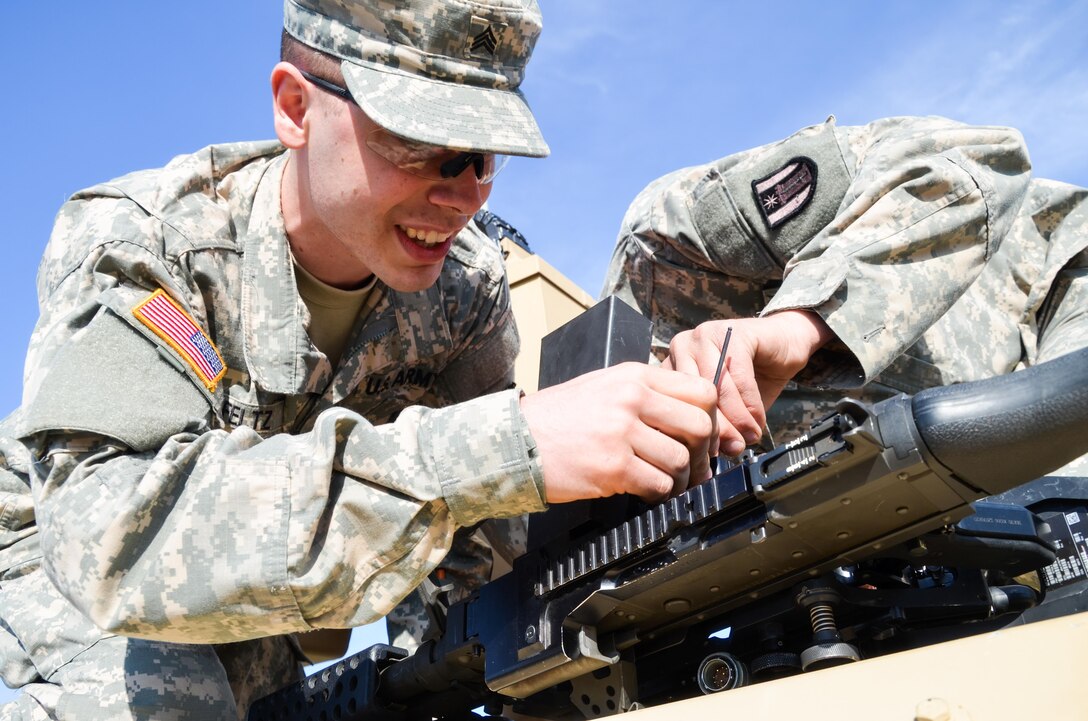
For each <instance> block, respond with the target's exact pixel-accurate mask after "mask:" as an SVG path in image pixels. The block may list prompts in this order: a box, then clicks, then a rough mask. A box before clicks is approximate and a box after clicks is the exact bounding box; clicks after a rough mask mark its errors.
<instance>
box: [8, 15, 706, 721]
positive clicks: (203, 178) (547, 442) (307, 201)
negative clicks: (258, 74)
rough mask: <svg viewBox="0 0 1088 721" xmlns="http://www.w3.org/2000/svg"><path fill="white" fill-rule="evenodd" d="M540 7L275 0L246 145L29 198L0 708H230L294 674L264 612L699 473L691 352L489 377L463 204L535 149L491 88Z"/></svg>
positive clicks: (467, 207) (677, 484) (355, 602)
mask: <svg viewBox="0 0 1088 721" xmlns="http://www.w3.org/2000/svg"><path fill="white" fill-rule="evenodd" d="M540 23H541V20H540V14H539V11H538V8H537V6H536V3H535V2H534V1H533V0H487V2H473V1H471V0H458V1H457V2H453V1H452V0H449V1H442V0H401V1H400V2H397V3H392V2H387V1H385V0H287V1H286V2H285V4H284V38H283V53H282V58H283V61H282V62H280V63H278V64H277V65H276V66H275V68H274V69H273V71H272V77H271V81H272V83H271V84H272V94H273V101H274V127H275V132H276V135H277V137H278V141H279V142H276V143H272V142H269V143H238V144H231V145H217V146H211V147H208V148H205V149H203V150H200V151H198V152H196V153H194V154H192V155H187V156H182V157H179V158H176V159H174V160H173V161H172V162H171V163H170V164H169V165H167V166H166V167H165V168H161V169H158V170H150V171H142V172H137V173H133V174H130V175H127V176H124V177H122V178H118V179H116V180H113V181H110V182H107V183H104V184H101V185H97V186H95V187H92V188H89V189H87V190H84V191H81V192H79V193H77V194H75V195H74V196H73V197H72V198H71V199H70V200H69V201H68V202H67V203H66V204H65V205H64V206H63V207H62V208H61V210H60V212H59V214H58V216H57V220H56V225H55V228H54V232H53V235H52V237H51V239H50V242H49V246H48V248H47V250H46V252H45V256H44V258H43V260H42V265H41V269H40V273H39V279H38V292H39V302H40V319H39V322H38V324H37V326H36V328H35V331H34V334H33V338H32V340H31V347H30V349H29V352H28V356H27V365H26V368H27V373H26V377H25V379H24V402H23V404H22V406H21V408H20V410H19V411H18V412H17V413H16V414H15V415H14V416H13V417H11V418H9V419H8V421H7V422H6V423H5V425H4V428H3V429H2V430H3V431H4V433H3V434H2V435H3V436H4V437H3V439H2V440H0V452H2V458H0V492H2V495H0V500H2V502H3V506H2V507H3V513H2V514H0V519H2V525H0V544H2V550H0V569H2V570H3V572H2V573H0V616H2V618H3V621H4V623H3V625H2V627H0V654H2V660H0V672H2V673H3V676H4V680H5V681H6V682H7V683H8V685H10V686H13V687H20V688H21V689H22V691H23V692H22V693H21V694H20V696H19V697H18V698H17V699H16V701H14V702H12V703H11V704H9V705H8V706H6V707H5V708H4V709H3V710H2V711H0V718H5V719H13V718H45V717H49V718H79V719H88V718H110V719H119V718H138V719H147V718H155V719H201V720H203V719H226V718H235V717H241V716H244V715H245V713H246V711H247V708H248V706H249V704H250V702H251V701H252V700H253V699H255V698H258V697H260V696H263V695H265V694H267V693H269V692H270V691H272V690H274V689H276V688H278V687H280V686H283V685H285V684H287V683H290V682H292V681H295V680H297V679H298V678H299V670H300V665H299V664H300V660H301V657H300V654H299V652H298V648H297V645H296V644H295V643H294V642H293V641H292V640H291V634H295V633H298V632H305V631H309V630H312V629H326V628H350V627H353V626H357V625H361V624H365V623H368V622H370V621H373V620H375V619H377V618H380V617H382V616H383V615H385V614H387V613H388V612H389V611H390V610H391V609H393V608H394V607H395V606H396V605H397V604H398V602H400V601H401V599H403V598H404V597H405V596H406V594H408V593H409V592H410V591H411V590H412V589H413V588H415V587H416V586H417V585H419V584H420V583H421V581H423V579H425V578H426V577H427V576H428V574H429V573H430V572H432V570H434V569H435V568H436V566H437V565H438V564H439V563H441V562H442V561H443V558H444V557H445V556H446V554H447V551H448V550H449V549H450V547H451V543H452V539H453V538H454V535H455V531H457V529H463V528H471V527H472V526H474V525H475V524H477V523H479V522H481V521H483V520H485V519H491V518H504V517H513V516H517V515H519V514H522V513H525V512H530V511H538V510H542V509H543V508H544V507H545V505H546V504H547V503H557V502H563V501H567V500H573V499H579V498H590V497H598V496H605V495H610V494H613V493H619V492H630V493H634V494H637V495H640V496H642V497H644V498H647V499H658V498H662V497H664V496H667V495H669V494H672V493H677V492H681V491H683V490H684V489H685V488H686V487H687V485H688V484H689V483H690V482H692V481H699V480H702V479H703V478H705V477H706V476H707V475H708V473H709V464H708V461H707V453H708V451H709V449H710V444H711V440H710V439H711V438H712V437H713V436H714V422H715V416H714V413H715V411H714V408H715V401H716V393H715V391H714V388H713V386H712V385H711V384H710V383H709V382H708V381H706V380H704V379H700V378H697V377H693V376H690V375H685V374H681V373H676V372H672V371H668V370H665V369H659V368H650V367H647V366H639V365H637V364H636V365H630V366H625V367H618V368H613V369H608V370H606V371H602V372H598V373H595V374H591V375H589V376H586V377H584V378H581V379H578V380H577V381H573V382H571V383H568V384H563V385H560V386H556V387H554V388H552V389H548V390H547V391H543V392H541V393H538V394H534V395H532V396H524V397H523V395H522V394H521V393H520V392H519V391H518V390H517V389H513V388H512V387H511V386H512V372H513V360H514V355H515V352H516V349H517V334H516V330H515V328H514V324H513V319H512V315H511V311H510V307H509V291H508V288H507V284H506V279H505V276H504V273H503V268H502V264H501V257H500V254H499V251H498V248H497V247H496V246H495V245H494V243H493V242H492V241H490V240H489V239H487V238H486V237H485V236H484V235H483V233H482V232H481V230H480V228H479V227H477V226H476V225H475V224H474V223H473V222H472V218H473V216H474V214H475V213H476V212H477V211H478V210H479V209H480V208H481V206H482V205H483V203H484V202H485V200H486V199H487V195H488V193H489V191H490V188H491V183H492V180H493V179H494V177H495V175H496V173H498V171H499V170H500V169H501V167H502V164H503V155H504V154H505V155H510V154H513V155H524V156H543V155H545V154H547V152H548V148H547V145H546V144H545V142H544V140H543V138H542V137H541V134H540V131H539V129H538V128H537V126H536V123H535V121H534V120H533V117H532V115H531V113H530V111H529V108H528V106H527V105H526V103H525V101H524V99H523V97H522V95H521V94H520V92H519V91H518V86H519V84H520V82H521V80H522V74H523V72H524V69H525V65H526V63H527V62H528V59H529V55H530V53H531V50H532V48H533V44H534V42H535V40H536V37H537V35H538V33H539V31H540V27H541V25H540ZM14 439H18V441H16V440H14ZM575 443H577V444H578V448H579V451H578V452H577V453H569V452H566V451H567V450H569V449H570V448H571V447H573V446H574V445H575Z"/></svg>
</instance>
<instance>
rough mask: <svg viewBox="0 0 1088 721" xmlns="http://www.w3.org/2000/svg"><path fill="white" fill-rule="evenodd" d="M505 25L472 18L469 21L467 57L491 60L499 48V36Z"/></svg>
mask: <svg viewBox="0 0 1088 721" xmlns="http://www.w3.org/2000/svg"><path fill="white" fill-rule="evenodd" d="M505 27H506V25H504V24H502V23H492V22H490V21H489V20H486V19H484V18H478V17H473V18H472V20H471V21H470V29H469V32H470V37H469V38H468V53H467V54H468V57H470V58H483V59H485V60H493V59H494V58H495V51H496V50H497V49H498V47H499V36H498V33H501V32H502V31H503V29H504V28H505Z"/></svg>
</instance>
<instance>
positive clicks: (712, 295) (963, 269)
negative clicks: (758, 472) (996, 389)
mask: <svg viewBox="0 0 1088 721" xmlns="http://www.w3.org/2000/svg"><path fill="white" fill-rule="evenodd" d="M1086 248H1088V191H1085V190H1084V189H1082V188H1077V187H1073V186H1070V185H1066V184H1063V183H1058V182H1054V181H1049V180H1041V179H1033V178H1031V174H1030V164H1029V162H1028V157H1027V152H1026V149H1025V148H1024V146H1023V140H1022V138H1021V136H1020V134H1019V133H1018V132H1016V131H1014V130H1011V129H1009V128H1000V127H972V126H967V125H963V124H960V123H955V122H952V121H949V120H945V119H942V118H935V117H926V118H923V117H901V118H888V119H883V120H878V121H875V122H873V123H870V124H868V125H864V126H860V127H837V126H836V125H835V123H834V119H833V118H831V119H829V120H828V121H827V122H826V123H823V124H821V125H816V126H813V127H809V128H805V129H803V130H801V131H799V132H798V133H796V134H795V135H793V136H791V137H789V138H786V139H785V140H782V141H780V142H777V143H772V144H770V145H766V146H763V147H759V148H755V149H752V150H747V151H744V152H741V153H737V154H735V155H730V156H728V157H726V158H722V159H720V160H717V161H715V162H713V163H709V164H707V165H704V166H699V167H693V168H687V169H683V170H678V171H676V172H674V173H671V174H669V175H666V176H664V177H663V178H660V179H658V180H656V181H654V182H653V183H651V184H650V185H649V186H648V187H647V188H646V189H645V190H644V191H643V192H642V193H641V194H640V195H639V196H638V197H637V198H636V199H635V201H634V202H633V203H632V205H631V207H630V209H629V210H628V212H627V215H626V217H625V219H624V221H623V225H622V228H621V230H620V234H619V240H618V244H617V247H616V249H615V253H614V255H613V258H612V263H611V266H610V269H609V274H608V279H607V280H606V282H605V285H604V291H603V292H604V293H605V294H609V293H618V294H619V295H620V296H621V297H623V298H624V299H626V300H627V301H628V302H630V303H632V304H633V305H634V306H635V307H637V308H639V309H640V310H642V312H643V313H645V314H646V315H647V316H648V317H650V318H652V319H653V321H654V346H655V355H656V357H657V359H659V360H664V361H665V365H666V366H667V367H672V368H677V369H680V370H684V371H687V372H691V373H698V374H702V375H703V376H704V377H713V374H714V372H715V370H716V367H717V364H718V360H719V356H720V349H721V347H722V344H723V340H724V336H725V332H726V328H727V327H732V328H733V333H732V336H731V341H730V346H729V372H728V373H726V374H724V377H723V378H722V382H721V401H720V405H721V409H722V411H723V412H724V414H725V416H726V417H728V418H729V420H730V421H731V422H732V423H731V424H722V425H721V426H720V432H721V437H722V444H723V451H724V452H726V453H729V454H735V453H737V452H739V451H740V450H741V449H743V448H744V446H745V444H750V443H754V442H756V441H758V440H759V438H760V435H761V433H762V432H763V430H764V429H765V428H769V431H770V432H772V433H773V434H774V439H775V440H776V441H778V442H782V441H783V440H788V439H789V438H790V437H791V436H793V435H796V434H797V433H798V432H800V431H801V430H803V429H804V428H807V426H808V424H809V423H811V421H812V420H814V419H815V418H816V417H818V416H820V415H823V414H825V413H826V412H827V411H828V410H830V409H831V407H832V406H833V404H834V403H835V402H836V401H837V400H838V399H839V398H840V397H842V396H843V395H845V393H844V391H849V393H850V394H851V395H853V396H855V397H860V398H862V399H866V400H871V401H875V400H879V399H881V398H885V397H888V396H889V395H892V394H895V393H898V392H906V393H915V392H917V391H919V390H922V389H923V388H928V387H931V386H936V385H945V384H949V383H958V382H962V381H970V380H977V379H981V378H987V377H990V376H994V375H997V374H1002V373H1009V372H1011V371H1014V370H1016V369H1018V368H1022V367H1025V366H1030V365H1034V364H1036V363H1040V362H1043V361H1045V360H1048V359H1051V358H1056V357H1058V356H1060V355H1063V354H1065V353H1068V352H1070V351H1072V350H1076V349H1077V348H1082V347H1084V346H1088V310H1086V309H1088V250H1086ZM691 328H694V330H687V329H691ZM681 331H683V332H681ZM769 340H773V341H774V344H775V346H774V352H768V350H769V349H768V348H766V347H765V346H766V344H767V342H768V341H769ZM670 354H671V357H669V358H668V359H666V355H670ZM780 393H781V398H779V400H778V402H777V403H774V405H772V403H773V402H774V401H775V399H776V398H778V397H779V394H780ZM730 426H732V427H730ZM1075 463H1076V462H1075ZM1079 463H1080V465H1079V466H1078V468H1079V469H1080V470H1078V471H1077V473H1081V474H1088V464H1085V463H1084V460H1083V459H1081V461H1080V462H1079ZM1072 468H1073V467H1072V466H1071V467H1070V469H1068V470H1070V471H1072Z"/></svg>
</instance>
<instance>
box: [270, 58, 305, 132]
mask: <svg viewBox="0 0 1088 721" xmlns="http://www.w3.org/2000/svg"><path fill="white" fill-rule="evenodd" d="M310 92H311V88H310V86H309V85H307V83H306V82H305V80H304V79H303V77H302V75H301V74H300V73H299V70H298V68H296V67H295V66H294V65H291V64H290V63H276V66H275V67H274V68H272V121H273V125H274V127H275V130H276V137H277V138H279V140H280V142H281V143H283V145H284V146H285V147H288V148H291V149H294V150H297V149H299V148H301V147H303V146H304V145H305V144H306V112H307V111H308V110H309V109H310V103H311V96H310Z"/></svg>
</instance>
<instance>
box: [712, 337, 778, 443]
mask: <svg viewBox="0 0 1088 721" xmlns="http://www.w3.org/2000/svg"><path fill="white" fill-rule="evenodd" d="M738 351H740V349H738ZM726 369H727V371H728V372H727V373H723V374H722V378H721V381H720V382H719V384H718V385H719V392H718V398H719V407H721V403H722V402H723V401H724V402H726V403H727V404H728V410H727V409H726V408H724V407H723V408H722V410H723V411H724V412H725V413H726V417H727V418H729V419H730V420H731V421H732V422H733V424H734V425H735V426H737V427H738V428H739V429H740V431H741V432H742V433H743V434H744V436H745V438H747V439H748V440H749V441H750V442H752V443H755V442H757V441H758V440H759V436H760V435H761V434H762V431H763V426H764V425H765V424H766V422H767V413H766V410H765V409H764V406H763V395H762V387H761V384H760V379H759V377H758V376H757V375H756V371H755V367H754V366H753V364H752V354H751V353H750V352H738V353H737V354H736V355H733V354H732V353H730V356H729V359H728V360H727V363H726ZM726 388H729V389H731V390H730V392H729V393H728V394H726V393H725V392H724V389H726ZM726 396H727V397H726ZM730 411H731V412H730ZM753 436H754V440H753Z"/></svg>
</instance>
